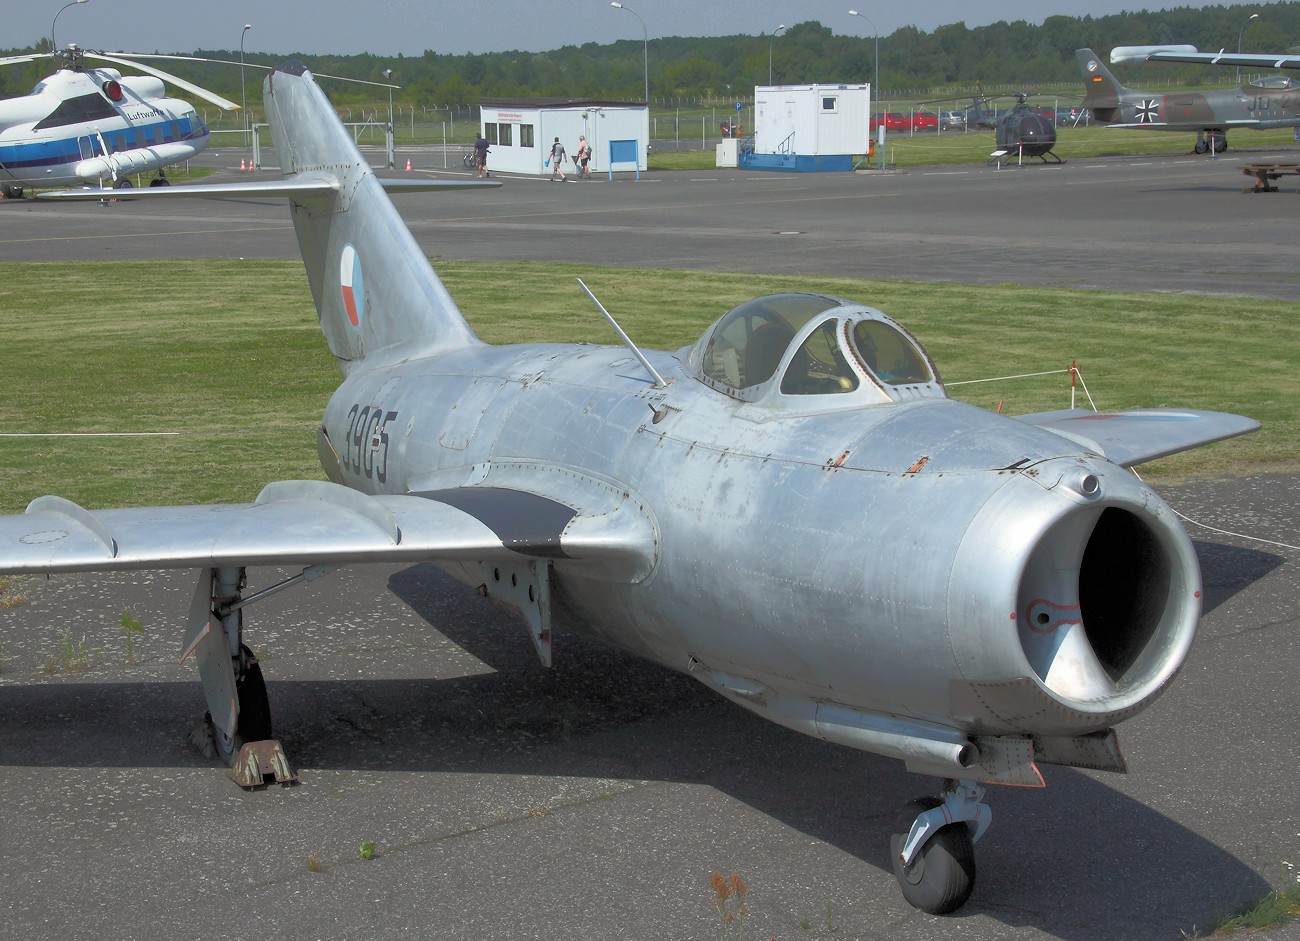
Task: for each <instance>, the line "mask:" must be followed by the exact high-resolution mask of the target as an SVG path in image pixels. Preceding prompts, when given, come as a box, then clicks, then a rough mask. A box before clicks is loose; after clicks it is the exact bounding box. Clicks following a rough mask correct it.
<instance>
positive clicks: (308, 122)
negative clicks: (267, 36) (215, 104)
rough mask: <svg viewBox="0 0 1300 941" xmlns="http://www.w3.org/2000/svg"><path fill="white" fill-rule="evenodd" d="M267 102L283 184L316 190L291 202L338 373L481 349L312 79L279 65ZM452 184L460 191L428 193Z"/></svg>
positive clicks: (293, 64)
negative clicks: (456, 349)
mask: <svg viewBox="0 0 1300 941" xmlns="http://www.w3.org/2000/svg"><path fill="white" fill-rule="evenodd" d="M264 100H265V105H266V115H267V121H268V122H269V123H270V125H271V136H272V139H273V141H274V143H275V150H276V154H277V156H278V157H279V158H280V162H281V165H282V167H283V170H284V173H285V175H286V177H287V181H301V182H303V183H309V182H315V183H317V184H321V185H320V186H318V187H317V188H316V189H315V190H314V191H311V190H308V191H307V192H305V193H304V194H299V195H292V194H291V195H290V208H291V212H292V216H293V224H294V229H295V230H296V231H297V233H298V245H299V248H300V249H301V250H302V258H303V263H304V264H305V265H306V268H307V280H308V282H309V283H310V285H311V293H312V297H313V299H314V300H315V302H316V311H317V315H318V316H319V318H320V324H321V329H322V330H323V331H324V333H325V338H326V340H327V341H328V343H329V348H330V351H331V352H332V353H333V354H334V355H335V357H337V358H338V360H339V365H340V367H341V368H342V369H343V371H344V372H347V371H348V369H350V368H351V367H352V366H353V365H355V364H357V363H359V362H360V361H361V360H363V359H364V360H365V361H366V362H367V364H370V363H372V362H395V361H400V360H402V359H409V358H413V357H416V356H420V355H425V354H428V353H432V352H437V351H440V350H444V349H451V348H454V347H457V346H471V345H477V344H479V343H480V342H481V341H480V340H479V339H478V338H477V337H476V336H475V335H474V332H473V330H472V329H471V328H470V326H469V324H468V323H466V322H465V318H464V317H462V316H461V313H460V310H459V309H458V308H457V307H456V304H455V302H454V301H453V300H452V299H451V295H450V294H448V293H447V289H446V288H445V287H444V286H443V284H442V281H440V280H439V278H438V276H437V274H436V273H435V272H434V270H433V268H432V266H431V265H430V264H429V261H428V259H427V258H426V257H425V255H424V253H423V252H422V251H421V250H420V247H419V245H418V244H417V243H416V241H415V239H414V238H413V237H412V236H411V233H410V231H409V230H408V229H407V228H406V225H405V223H403V222H402V219H401V217H400V216H399V215H398V214H397V210H396V209H395V208H394V207H393V204H392V202H390V201H389V199H388V195H387V194H386V193H385V192H384V188H383V185H382V183H381V182H380V181H379V180H378V179H377V178H376V177H375V174H374V171H373V170H371V168H370V166H369V164H367V163H366V161H365V159H364V158H363V157H362V156H361V153H360V151H359V150H357V147H356V145H355V144H354V143H353V142H352V139H351V138H350V137H349V136H348V133H347V130H346V129H345V128H344V127H343V124H342V123H341V122H340V121H339V119H338V116H337V115H336V114H335V112H334V108H333V106H332V105H331V104H330V103H329V99H327V98H326V97H325V94H324V92H322V91H321V89H320V87H319V86H318V85H317V84H316V80H315V78H313V76H312V74H311V72H309V71H308V70H307V68H306V67H305V66H304V65H303V64H302V63H301V62H297V61H289V62H286V63H283V64H281V65H280V66H278V67H277V68H276V69H275V70H274V71H273V72H272V73H271V74H270V75H269V76H268V77H267V79H266V85H265V90H264ZM458 185H459V186H465V185H466V184H464V183H461V184H455V183H453V184H446V183H442V184H439V183H431V184H430V185H429V186H428V187H427V188H428V189H441V188H453V187H456V186H458ZM408 188H410V187H408Z"/></svg>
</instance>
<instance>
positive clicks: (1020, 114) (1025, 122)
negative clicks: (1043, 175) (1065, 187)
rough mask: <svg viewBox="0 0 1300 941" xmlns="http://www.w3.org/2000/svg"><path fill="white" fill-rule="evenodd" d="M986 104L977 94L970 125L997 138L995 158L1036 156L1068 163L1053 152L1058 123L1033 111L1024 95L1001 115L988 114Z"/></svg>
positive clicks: (1020, 95)
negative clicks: (993, 134) (992, 133)
mask: <svg viewBox="0 0 1300 941" xmlns="http://www.w3.org/2000/svg"><path fill="white" fill-rule="evenodd" d="M985 101H986V99H983V98H981V97H980V96H978V95H977V96H976V97H975V104H974V107H973V108H972V109H971V117H970V122H969V123H970V126H971V127H979V128H984V129H985V130H990V131H993V132H994V133H995V134H996V135H997V150H996V151H994V153H993V158H994V159H1001V158H1002V157H1037V158H1038V159H1039V160H1041V161H1043V163H1064V162H1065V161H1063V160H1062V159H1061V158H1060V157H1058V156H1057V155H1056V154H1055V153H1054V152H1053V150H1052V149H1053V148H1054V147H1055V146H1056V123H1055V122H1054V121H1052V120H1051V119H1049V118H1045V117H1043V116H1042V115H1041V114H1039V113H1038V112H1037V111H1035V110H1034V109H1033V108H1031V107H1030V106H1029V104H1028V102H1027V101H1026V97H1025V95H1024V94H1019V95H1017V96H1016V104H1015V107H1013V108H1012V109H1011V110H1010V111H1008V112H1006V113H1005V114H1001V115H998V114H997V113H996V112H994V113H992V114H990V113H989V112H987V111H985V110H984V102H985ZM1049 157H1050V158H1051V159H1050V160H1049V159H1048V158H1049Z"/></svg>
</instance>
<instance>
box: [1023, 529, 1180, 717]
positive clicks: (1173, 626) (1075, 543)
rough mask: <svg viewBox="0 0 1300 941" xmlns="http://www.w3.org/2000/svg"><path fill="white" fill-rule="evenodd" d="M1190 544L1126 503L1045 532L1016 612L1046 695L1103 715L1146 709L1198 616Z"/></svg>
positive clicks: (1173, 665) (1032, 558)
mask: <svg viewBox="0 0 1300 941" xmlns="http://www.w3.org/2000/svg"><path fill="white" fill-rule="evenodd" d="M1178 537H1181V540H1180V539H1179V538H1178ZM1185 541H1186V536H1185V534H1183V533H1182V531H1181V529H1176V528H1174V527H1171V526H1170V525H1169V524H1167V523H1164V522H1162V521H1161V520H1159V519H1158V518H1157V517H1154V516H1152V515H1150V514H1148V513H1145V512H1142V511H1140V510H1138V509H1137V508H1129V507H1125V506H1114V505H1112V506H1098V507H1079V508H1078V509H1076V510H1075V511H1074V512H1072V513H1070V514H1067V515H1066V516H1065V517H1063V518H1061V519H1059V520H1058V521H1057V522H1056V523H1055V524H1053V525H1052V526H1051V527H1049V528H1048V530H1047V531H1046V532H1045V533H1044V534H1043V535H1042V537H1041V538H1040V539H1039V540H1038V542H1037V544H1036V545H1035V546H1034V547H1033V548H1032V550H1031V552H1030V554H1029V557H1028V559H1027V562H1026V565H1025V569H1024V573H1023V576H1022V578H1021V582H1020V588H1019V593H1018V595H1019V596H1018V603H1017V607H1016V619H1017V629H1018V632H1019V640H1020V646H1021V649H1022V650H1023V652H1024V655H1025V658H1026V659H1027V660H1028V662H1029V666H1030V667H1031V668H1032V670H1033V671H1034V674H1035V675H1036V676H1037V677H1038V679H1039V680H1040V681H1041V682H1042V684H1043V685H1044V686H1045V687H1046V688H1047V690H1049V691H1050V692H1051V693H1052V694H1054V695H1055V696H1056V697H1057V698H1059V699H1060V700H1062V701H1063V702H1064V704H1066V705H1068V706H1071V707H1073V708H1075V709H1079V710H1082V711H1084V712H1098V711H1109V710H1111V709H1115V708H1122V707H1124V706H1129V705H1134V704H1137V703H1140V702H1142V701H1144V700H1145V699H1146V698H1147V697H1149V696H1151V695H1154V693H1156V692H1157V691H1158V690H1159V689H1160V688H1161V687H1162V686H1163V685H1164V683H1165V682H1167V681H1168V680H1169V678H1170V677H1171V676H1172V675H1173V673H1174V672H1176V670H1177V668H1178V666H1179V665H1180V664H1181V662H1182V658H1183V655H1184V654H1185V652H1186V649H1187V647H1188V646H1189V645H1190V643H1191V636H1192V634H1193V633H1194V631H1195V628H1196V621H1197V618H1198V617H1199V613H1200V612H1199V607H1200V605H1199V602H1198V600H1197V598H1196V595H1197V591H1196V587H1195V584H1193V583H1195V582H1196V581H1197V580H1198V579H1197V578H1196V576H1195V574H1194V570H1193V573H1192V574H1191V577H1190V578H1189V577H1188V573H1187V572H1186V570H1185V568H1186V566H1185V556H1186V553H1185V552H1182V551H1180V550H1181V549H1182V546H1181V542H1185ZM1192 564H1193V565H1194V564H1195V563H1194V561H1193V563H1192Z"/></svg>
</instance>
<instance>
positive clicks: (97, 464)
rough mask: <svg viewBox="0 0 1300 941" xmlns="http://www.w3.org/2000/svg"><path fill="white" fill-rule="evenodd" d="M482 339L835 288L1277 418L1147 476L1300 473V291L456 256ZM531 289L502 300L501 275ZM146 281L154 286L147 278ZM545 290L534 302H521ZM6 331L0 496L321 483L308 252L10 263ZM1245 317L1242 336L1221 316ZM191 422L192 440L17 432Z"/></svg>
mask: <svg viewBox="0 0 1300 941" xmlns="http://www.w3.org/2000/svg"><path fill="white" fill-rule="evenodd" d="M439 270H440V273H441V274H442V276H443V278H444V280H445V281H446V282H447V285H448V288H449V289H450V290H451V292H452V295H453V296H454V297H456V298H457V301H458V302H459V303H460V305H461V308H462V310H463V311H464V312H465V314H466V316H467V317H468V318H469V319H470V321H471V323H472V324H473V325H474V327H475V329H476V330H477V331H478V332H479V334H480V335H481V336H482V337H483V338H484V339H486V340H488V341H491V342H504V341H508V340H521V341H524V340H545V341H565V340H587V341H591V342H596V343H614V342H616V341H615V338H614V336H613V334H612V331H611V330H610V329H609V327H608V326H607V325H606V324H605V322H604V320H603V319H602V318H601V317H600V315H599V313H598V312H596V311H595V309H594V308H593V307H592V306H591V305H590V303H589V302H588V301H587V300H586V298H585V297H581V296H579V293H578V290H577V288H576V287H575V286H574V283H573V277H574V275H577V274H581V275H582V277H583V278H584V280H586V281H587V283H588V284H590V285H591V287H592V289H593V290H594V291H596V293H597V294H598V295H599V296H600V297H601V298H602V299H603V300H604V301H605V303H606V304H607V305H608V306H609V307H610V308H611V311H612V312H613V313H614V314H615V316H617V317H619V318H620V321H621V322H622V323H623V325H624V327H625V329H627V330H628V332H629V333H630V334H631V335H632V336H633V337H634V338H635V339H636V340H637V342H638V343H640V344H641V345H643V346H646V347H654V348H667V349H675V348H678V347H681V346H684V345H686V344H687V343H690V342H693V341H694V340H695V339H696V337H698V336H699V334H700V333H701V332H702V331H703V329H704V328H705V327H706V326H707V325H708V324H709V323H710V322H712V321H713V320H714V319H715V318H716V317H718V316H719V315H721V314H722V313H723V312H725V311H726V310H727V309H729V308H730V307H731V306H733V305H734V304H736V303H738V302H740V301H742V300H745V299H747V298H749V297H752V296H754V295H755V294H760V293H767V292H772V291H780V290H791V289H799V290H817V291H825V292H830V293H835V294H839V295H843V296H847V297H854V298H858V299H861V300H863V301H866V302H867V303H870V304H873V305H874V306H877V307H879V308H881V309H882V310H885V311H886V312H887V313H889V314H891V315H892V316H894V317H895V318H897V319H898V320H900V321H901V322H903V323H904V324H906V325H908V326H909V327H910V328H911V329H912V330H913V332H915V333H916V334H917V335H918V336H919V337H920V339H921V341H922V342H923V343H924V344H925V345H926V346H927V348H928V349H929V350H930V352H931V353H932V355H933V356H934V358H935V360H936V361H937V363H938V365H939V368H940V370H941V372H942V374H943V377H944V379H945V380H946V381H948V382H950V383H955V382H957V381H961V380H969V379H979V378H987V377H990V376H996V375H1008V374H1013V373H1026V372H1037V371H1040V370H1052V369H1064V368H1065V367H1067V366H1068V365H1069V364H1070V361H1071V360H1072V359H1077V360H1078V361H1079V366H1080V369H1081V370H1082V374H1083V377H1084V380H1085V381H1086V382H1087V384H1088V387H1089V388H1090V390H1091V392H1092V394H1093V396H1094V398H1095V399H1096V401H1097V405H1098V407H1100V408H1103V409H1111V408H1127V407H1134V406H1160V405H1175V406H1186V407H1199V408H1214V409H1222V410H1226V411H1235V412H1240V413H1243V414H1246V415H1250V416H1252V417H1254V418H1257V419H1259V420H1260V421H1262V422H1264V430H1263V431H1261V432H1260V433H1258V434H1256V435H1254V436H1252V437H1250V438H1246V439H1242V440H1238V441H1234V442H1228V443H1225V444H1220V445H1216V446H1213V447H1210V448H1206V449H1203V450H1200V451H1195V452H1191V453H1189V454H1187V455H1180V456H1178V457H1175V458H1171V459H1168V460H1165V461H1162V462H1158V463H1157V464H1152V465H1148V467H1147V468H1145V469H1144V471H1143V472H1144V476H1147V477H1151V476H1153V475H1154V476H1156V477H1158V478H1163V479H1172V478H1174V477H1177V476H1202V475H1220V474H1233V473H1239V472H1243V471H1246V470H1261V469H1262V470H1295V469H1296V468H1300V419H1298V418H1297V416H1296V411H1297V410H1296V407H1295V406H1296V403H1297V401H1300V378H1297V372H1296V370H1295V369H1294V355H1295V350H1297V349H1300V304H1296V303H1286V302H1279V301H1264V300H1257V299H1253V298H1231V297H1200V296H1190V295H1174V294H1123V293H1112V292H1095V291H1092V292H1090V291H1075V290H1051V289H1036V290H1035V291H1034V292H1033V294H1032V295H1029V296H1026V294H1025V292H1024V291H1023V290H1022V289H1020V288H1018V287H1016V286H1012V285H1007V286H1001V287H968V286H961V285H952V284H914V283H906V282H885V281H874V282H873V281H859V280H849V279H831V278H813V279H807V278H803V279H800V278H792V277H752V276H748V275H747V276H746V277H745V278H744V279H743V282H742V281H741V280H740V279H737V278H735V276H734V275H730V274H722V273H717V274H714V273H702V272H683V271H648V270H637V269H619V268H597V269H592V268H589V267H579V266H568V265H549V264H548V265H543V264H531V263H518V264H485V263H470V262H454V263H448V262H444V263H441V264H440V265H439ZM503 282H508V283H510V284H512V285H514V286H515V287H516V288H517V290H514V291H512V292H511V294H510V296H506V295H505V293H504V292H501V291H500V285H501V284H502V283H503ZM146 283H147V284H149V286H150V290H149V291H148V292H143V293H142V292H141V291H140V285H141V284H146ZM521 296H523V297H528V298H529V303H528V304H520V303H519V302H518V300H517V298H518V297H521ZM0 316H3V318H4V322H5V323H6V325H7V331H8V336H9V339H8V343H7V350H6V356H5V357H4V367H3V379H4V381H3V382H2V383H0V435H4V437H0V511H2V512H16V511H20V510H21V509H22V508H23V507H24V506H25V505H26V504H27V503H28V502H29V501H30V500H31V499H33V498H34V497H37V496H40V495H42V494H46V493H58V494H60V495H62V496H65V497H68V498H69V499H72V500H76V501H78V502H81V503H84V504H86V505H88V506H91V507H104V506H114V505H141V504H154V503H192V502H212V501H221V502H228V501H244V500H250V499H252V498H253V497H254V496H255V495H256V494H257V492H258V490H259V489H260V488H261V486H262V485H263V484H264V483H265V482H267V481H270V480H274V479H282V478H290V477H314V478H320V477H321V476H322V475H321V473H320V470H319V467H318V466H317V464H316V455H315V437H314V435H315V427H316V424H317V423H318V421H319V418H320V415H321V412H322V411H323V409H324V405H325V402H326V400H327V399H328V397H329V395H330V393H331V392H332V391H333V389H334V388H335V386H336V385H337V384H338V381H339V373H338V370H337V369H336V367H335V365H334V363H333V360H332V358H331V357H330V355H329V353H328V351H327V350H326V348H325V343H324V340H323V338H322V337H321V335H320V332H319V330H318V328H317V325H316V317H315V311H314V309H313V307H312V304H311V298H310V294H309V291H308V288H307V284H306V279H305V277H304V275H303V272H302V265H301V263H300V262H289V261H190V262H168V263H166V264H163V265H160V264H155V263H147V262H140V263H124V262H112V263H107V262H105V263H89V264H80V265H76V266H68V265H64V264H55V263H50V264H0ZM1225 324H1226V325H1229V329H1228V330H1227V331H1225V329H1224V325H1225ZM951 391H952V394H953V395H954V397H957V398H962V399H964V400H966V401H970V402H972V403H974V404H977V405H981V406H984V407H988V408H997V407H998V404H999V402H1003V407H1004V410H1005V411H1007V412H1010V413H1018V412H1019V413H1023V412H1028V411H1037V410H1042V409H1048V408H1062V407H1065V406H1066V405H1068V404H1069V389H1068V380H1067V378H1066V377H1065V376H1063V375H1053V376H1048V377H1043V378H1038V379H1032V380H1019V381H1009V382H1001V383H992V384H979V385H955V386H954V387H953V388H952V390H951ZM85 432H101V433H103V432H111V433H120V432H136V433H138V432H177V433H178V434H177V435H176V436H174V437H13V436H14V435H27V434H32V433H38V434H66V433H85Z"/></svg>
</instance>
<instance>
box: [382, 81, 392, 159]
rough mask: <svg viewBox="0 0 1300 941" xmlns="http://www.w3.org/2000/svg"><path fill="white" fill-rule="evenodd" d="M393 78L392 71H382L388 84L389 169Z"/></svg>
mask: <svg viewBox="0 0 1300 941" xmlns="http://www.w3.org/2000/svg"><path fill="white" fill-rule="evenodd" d="M392 77H393V70H392V69H384V81H385V82H388V166H389V168H390V169H391V168H392V167H393V166H394V162H393V83H392V82H391V81H390V79H392Z"/></svg>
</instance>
